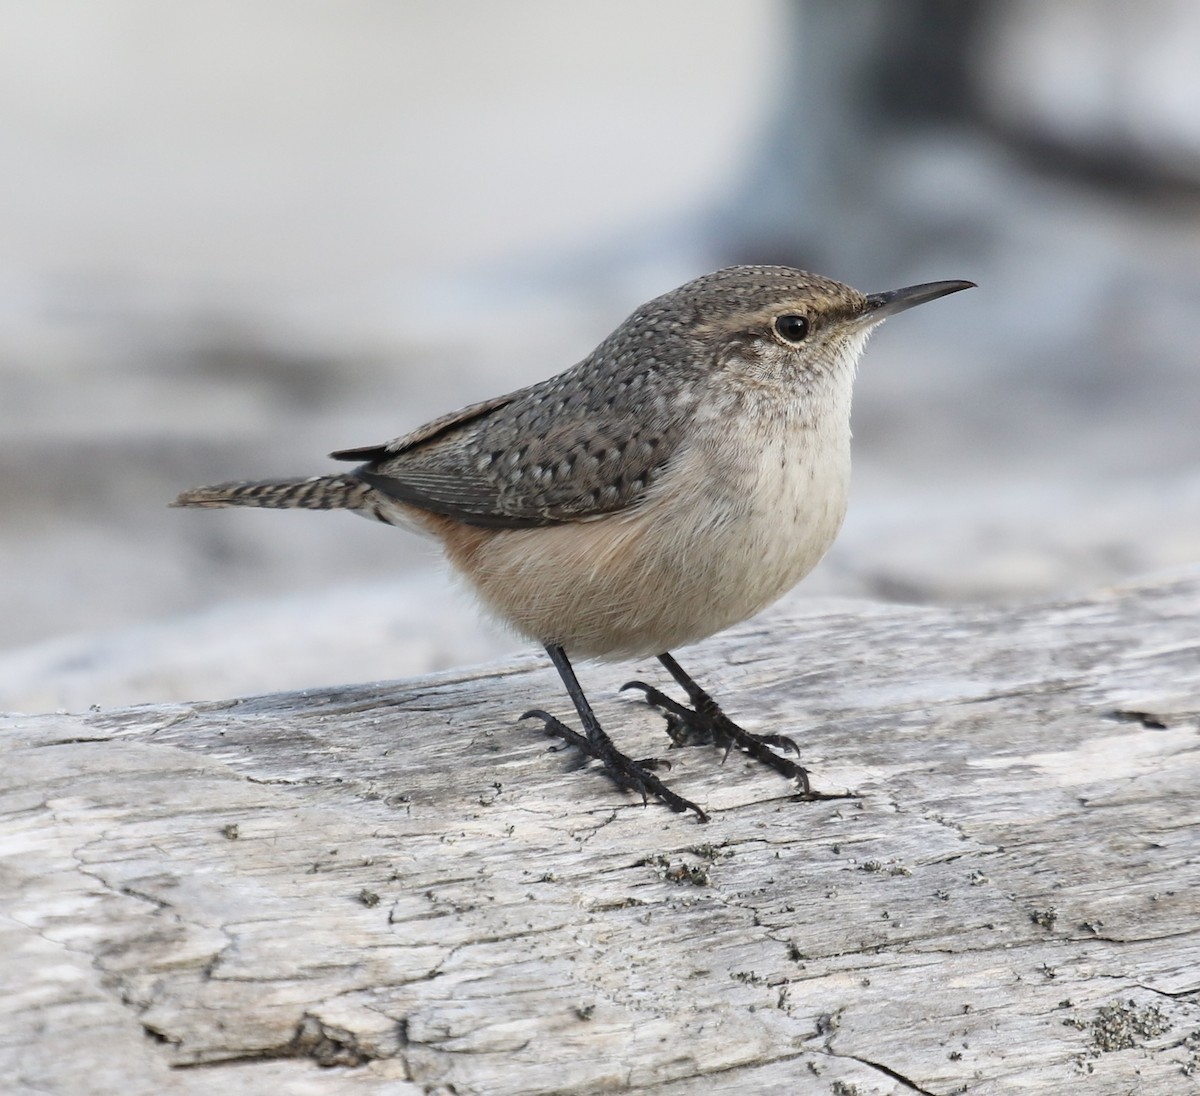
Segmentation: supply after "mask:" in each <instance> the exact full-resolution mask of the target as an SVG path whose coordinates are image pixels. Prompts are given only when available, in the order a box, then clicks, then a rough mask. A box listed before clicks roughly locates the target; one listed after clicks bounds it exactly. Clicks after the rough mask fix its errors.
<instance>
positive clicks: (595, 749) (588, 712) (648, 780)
mask: <svg viewBox="0 0 1200 1096" xmlns="http://www.w3.org/2000/svg"><path fill="white" fill-rule="evenodd" d="M546 653H547V654H548V655H549V656H550V661H551V662H553V663H554V668H555V669H556V670H558V676H559V677H561V678H562V683H563V685H564V686H565V687H566V690H567V695H568V696H570V698H571V702H572V703H573V704H574V705H575V710H576V711H577V712H578V713H579V719H580V722H581V723H582V724H583V730H584V733H583V734H580V733H579V732H578V731H575V730H572V729H571V728H570V727H568V726H567V725H566V724H565V723H563V722H562V721H561V720H559V719H556V718H555V717H554V716H552V715H551V714H550V713H549V712H543V711H541V710H540V709H534V710H533V711H529V712H526V713H525V714H524V715H523V716H521V718H522V719H532V718H536V719H540V720H542V721H543V722H544V723H545V724H546V731H547V733H549V734H552V735H555V736H557V737H558V738H561V739H564V740H565V741H566V742H567V743H568V744H569V745H571V746H574V747H576V749H579V750H582V751H583V752H584V753H585V754H587V755H588V756H589V757H594V758H595V759H596V760H597V761H599V762H600V765H601V766H602V767H603V769H604V772H605V775H606V776H608V778H609V779H610V780H612V782H613V783H614V784H616V785H617V786H618V787H621V788H625V789H627V790H629V791H632V792H637V793H639V794H640V795H641V797H642V802H645V801H646V799H647V798H648V797H649V796H654V797H655V798H656V799H659V800H661V801H662V802H663V803H665V804H666V805H667V806H668V807H670V808H671V810H673V811H680V812H682V811H695V813H696V816H697V817H698V818H699V819H700V821H701V822H707V821H708V815H707V814H705V813H704V811H702V810H701V809H700V808H699V807H697V806H696V804H695V803H693V802H691V801H690V800H688V799H684V798H683V797H682V796H679V795H676V794H675V793H674V792H673V791H671V789H670V788H668V787H667V786H666V785H665V784H664V783H663V782H662V781H661V780H659V779H658V777H657V776H655V775H654V774H653V773H652V772H650V766H652V765H653V764H655V763H654V762H652V761H634V760H633V758H631V757H627V756H626V755H625V754H623V753H621V751H620V750H618V749H617V747H616V746H615V745H614V744H613V740H612V739H611V738H609V737H608V735H607V734H606V733H605V731H604V728H603V727H601V726H600V721H599V720H598V719H597V718H596V713H595V712H593V711H592V706H591V704H589V703H588V698H587V697H586V696H584V693H583V689H582V688H581V687H580V685H579V679H578V678H577V677H576V676H575V671H574V669H572V667H571V663H570V661H569V660H568V658H567V653H566V651H564V650H563V649H562V647H561V646H559V645H558V644H557V643H549V644H547V645H546ZM742 733H743V734H745V731H743V732H742Z"/></svg>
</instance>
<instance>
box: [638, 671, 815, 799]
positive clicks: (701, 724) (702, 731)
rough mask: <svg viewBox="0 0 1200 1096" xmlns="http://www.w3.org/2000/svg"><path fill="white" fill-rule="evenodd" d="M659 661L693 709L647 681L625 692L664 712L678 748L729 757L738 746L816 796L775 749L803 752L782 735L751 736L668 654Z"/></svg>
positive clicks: (798, 767)
mask: <svg viewBox="0 0 1200 1096" xmlns="http://www.w3.org/2000/svg"><path fill="white" fill-rule="evenodd" d="M658 661H659V662H661V663H662V664H663V665H664V666H665V667H666V668H667V672H668V673H669V674H670V675H671V676H672V677H673V678H674V679H675V680H676V681H677V682H678V683H679V684H680V686H681V687H682V688H683V691H684V692H685V693H687V695H688V700H690V701H691V702H692V706H691V707H690V708H688V707H686V706H685V705H683V704H680V703H679V702H678V701H677V700H672V699H671V698H670V697H669V696H667V694H666V693H664V692H662V691H661V690H659V689H655V688H654V687H653V686H651V685H647V684H646V683H645V682H643V681H631V682H629V684H627V685H625V686H624V688H626V689H641V691H642V692H644V693H645V694H646V700H647V701H648V702H649V703H650V704H652V705H653V706H654V707H655V708H658V709H660V710H661V711H662V712H663V714H664V715H665V716H666V718H667V734H669V735H670V736H671V741H672V742H674V743H675V745H676V746H704V745H716V746H722V747H724V749H725V756H726V757H728V756H729V751H730V750H732V749H733V748H734V747H735V746H737V747H738V748H739V749H742V750H745V751H746V753H748V754H749V755H750V756H751V757H753V758H754V759H755V760H756V761H761V762H762V763H763V764H764V765H769V766H770V767H771V768H773V769H774V770H775V771H776V772H779V773H782V774H783V775H784V776H786V777H788V779H790V780H797V781H799V783H800V788H801V790H802V791H803V793H804V795H811V794H812V786H811V785H810V784H809V782H808V771H807V770H806V769H805V768H804V767H803V766H802V765H798V764H797V763H796V762H794V761H791V760H789V759H788V758H786V757H780V755H779V754H777V753H776V752H775V751H774V750H772V749H771V747H772V746H774V747H775V748H776V749H781V750H791V751H792V752H793V753H794V754H796V755H797V756H799V754H800V748H799V747H798V746H797V745H796V743H795V742H793V741H792V740H791V739H790V738H787V737H786V736H784V735H780V734H751V733H750V732H749V731H746V730H743V729H742V728H741V727H739V726H738V725H737V724H736V723H734V722H733V720H732V719H730V718H729V716H727V715H726V714H725V713H724V712H723V711H721V708H720V706H719V705H718V704H717V702H716V701H715V700H713V698H712V697H711V696H709V695H708V693H706V692H705V691H704V690H703V689H702V688H700V686H699V685H697V684H696V683H695V682H694V681H693V680H692V679H691V678H690V677H689V676H688V675H687V674H686V673H684V671H683V667H682V666H680V665H679V663H678V662H676V661H675V659H674V658H672V657H671V656H670V655H669V654H665V653H664V654H661V655H659V656H658Z"/></svg>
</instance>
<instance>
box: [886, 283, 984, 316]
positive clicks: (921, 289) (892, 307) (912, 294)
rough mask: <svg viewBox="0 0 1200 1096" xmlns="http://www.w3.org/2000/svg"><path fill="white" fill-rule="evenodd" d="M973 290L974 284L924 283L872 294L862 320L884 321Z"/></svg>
mask: <svg viewBox="0 0 1200 1096" xmlns="http://www.w3.org/2000/svg"><path fill="white" fill-rule="evenodd" d="M974 288H975V283H974V282H925V283H924V284H923V285H908V286H905V287H904V288H903V289H893V290H891V291H890V292H888V293H872V294H871V295H870V296H869V297H867V309H866V311H865V312H864V313H863V319H864V320H866V319H869V320H871V321H872V322H875V321H878V320H885V319H887V317H888V316H894V315H895V314H896V313H897V312H903V311H904V310H905V309H907V308H913V307H915V306H916V305H919V304H924V303H925V302H926V301H936V300H937V299H938V298H939V297H945V296H947V295H948V294H950V293H958V292H959V291H960V290H963V289H974Z"/></svg>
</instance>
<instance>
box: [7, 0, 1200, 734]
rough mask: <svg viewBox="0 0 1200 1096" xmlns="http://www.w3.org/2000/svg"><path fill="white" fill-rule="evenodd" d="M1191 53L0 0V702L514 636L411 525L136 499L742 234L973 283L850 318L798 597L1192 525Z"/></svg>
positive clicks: (1127, 563) (318, 454)
mask: <svg viewBox="0 0 1200 1096" xmlns="http://www.w3.org/2000/svg"><path fill="white" fill-rule="evenodd" d="M1197 57H1200V6H1197V5H1195V4H1193V3H1188V2H1186V0H1107V2H1095V0H979V2H977V3H973V4H963V3H960V2H958V0H839V2H838V3H833V2H831V0H808V2H804V0H790V2H789V0H739V3H737V4H730V3H721V2H718V0H655V2H654V3H650V4H647V3H645V2H643V0H608V2H607V3H606V4H604V5H586V6H585V5H576V4H569V5H568V4H561V3H555V2H554V0H509V2H508V3H505V4H493V3H487V2H485V0H408V2H406V3H403V4H395V3H386V2H384V0H342V2H340V3H331V2H328V0H325V2H321V0H210V2H208V3H205V4H203V5H167V4H161V3H158V2H156V0H75V2H72V0H44V2H40V3H36V4H35V3H27V2H22V0H0V163H2V165H3V170H0V515H2V522H0V576H2V578H0V708H4V709H10V710H25V711H39V710H50V709H55V708H71V709H80V708H86V707H87V706H88V705H90V704H100V705H108V704H118V703H131V702H138V701H159V700H167V699H194V698H217V697H225V696H233V695H238V694H240V693H246V692H263V691H267V690H271V689H280V688H300V687H317V686H320V685H325V684H333V683H338V682H348V681H363V680H370V679H376V678H390V677H398V676H403V675H408V674H416V673H422V672H426V671H428V670H432V669H437V668H443V667H447V666H453V665H457V664H461V663H467V662H471V661H477V660H480V659H483V658H486V657H490V656H491V655H493V654H495V653H499V652H502V651H507V650H515V649H519V648H520V647H521V644H520V643H518V642H516V641H514V640H513V639H512V638H511V637H508V636H505V635H504V634H503V633H502V632H500V631H498V630H496V629H495V628H489V627H488V626H487V625H486V624H485V623H484V622H481V621H480V620H479V618H478V617H477V616H476V614H475V612H474V609H473V607H472V605H471V603H470V599H469V598H468V597H466V596H465V595H464V594H462V593H461V592H459V591H455V590H453V589H452V588H451V587H452V582H451V580H450V579H449V578H448V577H447V576H446V575H445V574H444V572H443V571H442V570H441V569H440V567H439V565H438V561H437V558H436V555H435V554H434V553H433V552H432V551H431V549H430V548H429V547H428V546H427V545H424V544H422V543H421V542H420V541H418V540H417V539H416V538H414V537H411V536H409V535H406V534H404V533H401V532H398V531H396V530H392V529H388V528H386V527H384V526H379V525H376V524H374V523H371V522H366V521H363V520H361V519H357V518H355V517H353V516H352V515H348V514H319V513H316V514H314V513H299V512H287V513H278V512H275V513H272V512H256V511H213V512H202V511H179V510H169V509H167V508H166V504H167V503H168V502H169V501H170V500H171V499H172V498H173V497H174V496H175V494H176V493H177V492H178V491H179V490H181V489H183V488H185V487H189V486H193V485H196V484H201V483H206V482H213V481H216V480H222V479H236V478H258V477H265V476H270V475H274V474H284V475H293V474H312V473H317V472H321V471H324V470H327V469H328V468H330V467H331V465H330V464H329V462H327V461H326V460H325V456H324V455H325V454H326V453H328V452H329V451H330V450H333V449H337V448H343V447H349V446H355V445H365V444H368V443H374V442H379V441H383V440H385V439H387V438H390V437H393V436H396V435H398V434H401V433H403V432H405V431H407V430H408V429H410V428H411V427H414V426H416V425H419V424H420V423H421V422H422V421H424V420H426V419H427V418H429V417H432V416H433V415H435V414H438V413H441V412H443V411H446V410H448V409H451V408H453V407H456V406H460V405H462V404H464V403H467V402H470V401H473V400H477V399H481V398H485V397H487V396H490V395H494V394H497V393H500V392H503V391H507V390H509V389H511V388H514V387H516V386H518V385H521V384H525V383H528V382H530V381H533V380H536V379H540V378H541V377H544V376H548V375H549V374H551V373H554V372H558V371H559V370H561V369H563V368H565V367H567V366H568V365H570V364H572V363H574V362H575V361H577V360H578V359H580V358H581V357H583V356H584V355H585V354H587V353H588V352H589V351H590V349H591V348H592V347H593V346H594V345H595V344H596V342H598V341H599V339H600V338H602V337H603V336H604V335H605V334H607V333H608V331H609V330H610V329H611V328H612V327H613V326H614V325H615V324H617V323H618V322H620V320H621V319H623V318H624V317H625V316H626V315H627V314H628V313H629V312H630V311H631V310H632V309H633V308H634V307H636V306H637V305H638V304H640V303H641V302H642V301H643V300H645V299H647V298H649V297H651V296H654V295H656V294H658V293H660V292H663V291H665V290H667V289H670V288H672V287H673V286H675V285H677V284H679V283H680V282H682V281H685V280H687V279H688V278H691V277H693V276H695V275H697V274H700V273H703V272H705V271H707V270H710V269H714V268H716V267H718V266H722V265H727V264H730V263H736V262H783V263H788V264H792V265H797V266H802V267H806V268H809V269H814V270H817V271H819V272H821V273H824V274H828V275H830V276H833V277H836V278H839V279H842V280H844V281H848V282H850V283H851V284H854V285H856V286H857V287H859V288H860V289H863V290H864V291H872V290H879V289H886V288H893V287H896V286H900V285H905V284H909V283H913V282H920V281H930V280H935V279H942V278H969V279H972V280H974V281H976V282H978V283H979V286H980V288H979V289H978V290H973V291H972V292H971V293H969V294H964V295H962V296H961V297H955V298H953V299H952V300H949V301H946V302H942V303H938V304H936V305H933V306H930V307H929V308H927V309H920V310H918V311H916V312H913V313H910V314H907V315H905V316H904V317H903V318H902V319H899V320H896V321H894V322H893V323H892V324H889V325H887V327H886V328H885V329H884V330H883V331H881V332H880V333H879V334H877V335H876V337H875V339H874V340H873V343H872V346H871V348H870V350H869V352H868V354H867V357H866V359H865V362H864V366H863V369H862V371H861V375H860V379H859V383H858V389H857V395H856V407H855V420H854V421H855V442H856V450H855V476H856V479H855V486H854V492H853V496H852V501H851V510H850V516H849V518H848V520H847V524H846V528H845V530H844V532H843V535H842V537H841V539H840V540H839V542H838V544H837V545H836V546H835V548H834V549H833V550H832V552H831V553H830V556H829V557H828V559H827V560H826V561H825V562H824V563H823V564H822V565H821V567H820V568H819V569H818V570H817V571H816V572H815V573H814V574H813V575H812V576H811V578H810V579H809V580H807V582H806V583H805V584H803V585H802V587H801V590H800V591H799V592H798V595H797V596H801V597H806V596H807V597H812V596H825V595H839V596H840V595H851V596H866V597H875V598H890V599H900V600H906V601H918V602H948V601H963V600H979V599H984V600H1002V599H1022V598H1031V597H1045V596H1055V595H1058V594H1064V595H1065V594H1069V593H1072V592H1078V591H1082V590H1088V589H1092V588H1094V587H1096V586H1098V585H1101V584H1104V583H1111V582H1117V581H1121V580H1123V579H1127V578H1130V577H1132V576H1135V575H1140V574H1143V573H1145V572H1147V571H1152V570H1154V569H1158V568H1165V567H1171V566H1176V565H1179V564H1183V563H1188V562H1193V561H1195V560H1196V559H1197V558H1198V557H1200V430H1198V429H1197V422H1198V420H1200V362H1198V358H1200V353H1198V351H1197V349H1196V344H1197V335H1198V330H1197V329H1198V326H1200V321H1198V315H1200V65H1198V64H1197ZM795 643H796V644H797V650H798V652H799V651H802V650H803V636H797V637H795Z"/></svg>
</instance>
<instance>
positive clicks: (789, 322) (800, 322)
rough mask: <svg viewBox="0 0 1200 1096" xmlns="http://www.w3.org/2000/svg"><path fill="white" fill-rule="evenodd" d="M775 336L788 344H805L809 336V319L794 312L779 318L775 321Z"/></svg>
mask: <svg viewBox="0 0 1200 1096" xmlns="http://www.w3.org/2000/svg"><path fill="white" fill-rule="evenodd" d="M775 334H777V335H778V336H779V337H780V338H781V339H782V340H783V341H784V342H786V343H799V342H803V341H804V336H805V335H807V334H808V317H807V316H800V315H798V314H796V313H794V312H789V313H787V314H786V315H784V316H779V317H778V318H777V319H776V320H775Z"/></svg>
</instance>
